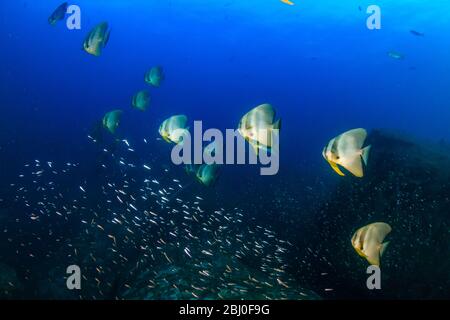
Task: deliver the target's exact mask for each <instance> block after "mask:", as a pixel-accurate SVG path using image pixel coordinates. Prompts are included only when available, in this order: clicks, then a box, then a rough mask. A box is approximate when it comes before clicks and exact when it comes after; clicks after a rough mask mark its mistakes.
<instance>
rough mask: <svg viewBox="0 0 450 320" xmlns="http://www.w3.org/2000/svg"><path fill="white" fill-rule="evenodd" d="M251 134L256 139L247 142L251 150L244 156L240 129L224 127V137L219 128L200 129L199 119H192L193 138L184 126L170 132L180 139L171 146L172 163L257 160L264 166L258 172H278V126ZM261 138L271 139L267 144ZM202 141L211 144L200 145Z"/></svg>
mask: <svg viewBox="0 0 450 320" xmlns="http://www.w3.org/2000/svg"><path fill="white" fill-rule="evenodd" d="M254 135H256V136H257V138H258V142H255V141H256V140H255V141H250V142H249V143H248V145H249V148H250V150H249V152H248V159H247V151H246V150H247V148H246V145H247V143H246V140H244V138H243V137H242V135H241V134H240V132H239V130H234V129H227V130H226V133H225V137H224V136H223V133H222V131H220V130H219V129H208V130H206V131H205V132H204V133H203V128H202V122H201V121H194V139H192V137H191V134H190V132H189V131H188V130H185V129H176V130H174V131H173V132H172V136H176V137H182V142H180V143H178V144H176V145H175V146H174V147H173V149H172V153H171V159H172V162H173V163H174V164H175V165H181V164H185V165H192V164H194V165H202V164H206V165H223V164H227V165H234V164H238V165H243V164H251V165H257V164H260V165H262V166H263V167H262V168H261V169H260V174H261V175H263V176H267V175H275V174H277V173H278V170H279V165H280V157H279V130H278V129H270V130H266V129H258V130H257V132H256V133H254ZM261 141H265V142H266V143H268V141H270V144H269V145H270V147H267V145H264V144H263V143H261ZM203 142H210V144H209V145H208V146H207V147H206V148H203ZM224 146H225V147H224ZM192 149H193V150H192ZM192 153H193V155H192Z"/></svg>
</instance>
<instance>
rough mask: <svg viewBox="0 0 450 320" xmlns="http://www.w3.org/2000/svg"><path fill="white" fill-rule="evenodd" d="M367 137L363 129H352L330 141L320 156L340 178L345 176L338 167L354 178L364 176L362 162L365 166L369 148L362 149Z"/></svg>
mask: <svg viewBox="0 0 450 320" xmlns="http://www.w3.org/2000/svg"><path fill="white" fill-rule="evenodd" d="M366 137H367V131H366V130H365V129H353V130H350V131H347V132H345V133H343V134H341V135H339V136H337V137H336V138H333V139H331V140H330V142H329V143H328V145H327V146H326V147H325V148H324V149H323V152H322V155H323V157H324V158H325V160H327V161H328V163H329V164H330V165H331V167H332V168H333V170H334V171H336V173H337V174H339V175H340V176H345V174H344V173H343V172H342V171H341V169H340V168H339V166H342V167H344V168H345V169H346V170H348V171H350V172H351V173H352V174H353V175H354V176H356V177H358V178H362V177H363V176H364V171H363V162H364V164H365V165H366V166H367V161H368V159H369V153H370V148H371V146H367V147H365V148H362V146H363V145H364V141H365V140H366Z"/></svg>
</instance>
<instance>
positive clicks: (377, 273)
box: [366, 265, 381, 290]
mask: <svg viewBox="0 0 450 320" xmlns="http://www.w3.org/2000/svg"><path fill="white" fill-rule="evenodd" d="M366 272H367V274H370V276H369V278H367V281H366V285H367V289H369V290H374V289H376V290H380V289H381V270H380V267H378V266H375V265H373V266H369V267H368V268H367V271H366Z"/></svg>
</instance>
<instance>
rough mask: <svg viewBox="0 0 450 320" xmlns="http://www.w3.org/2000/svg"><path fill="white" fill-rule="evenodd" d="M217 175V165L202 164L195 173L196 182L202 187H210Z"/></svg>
mask: <svg viewBox="0 0 450 320" xmlns="http://www.w3.org/2000/svg"><path fill="white" fill-rule="evenodd" d="M218 175H219V165H217V164H202V165H201V166H200V167H199V168H198V170H197V173H196V177H197V180H198V181H199V182H200V183H202V184H203V185H205V186H207V187H210V186H212V185H213V184H214V183H215V182H216V180H217V177H218Z"/></svg>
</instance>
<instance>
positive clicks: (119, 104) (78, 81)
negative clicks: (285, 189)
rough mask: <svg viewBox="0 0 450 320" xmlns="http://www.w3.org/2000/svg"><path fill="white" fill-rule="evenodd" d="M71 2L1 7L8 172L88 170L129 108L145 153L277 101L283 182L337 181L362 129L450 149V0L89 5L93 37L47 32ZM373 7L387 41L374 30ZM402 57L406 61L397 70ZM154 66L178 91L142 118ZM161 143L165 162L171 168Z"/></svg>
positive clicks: (85, 15)
mask: <svg viewBox="0 0 450 320" xmlns="http://www.w3.org/2000/svg"><path fill="white" fill-rule="evenodd" d="M60 2H61V1H59V0H58V1H53V0H46V1H23V0H20V1H16V0H14V1H13V0H5V1H1V4H0V39H1V43H2V45H1V50H0V106H1V110H2V113H1V117H0V130H1V131H0V133H1V134H0V148H1V150H0V159H1V166H2V175H7V176H8V175H12V176H15V175H16V174H17V170H18V169H17V167H18V166H19V167H20V166H21V165H22V164H23V163H25V162H27V161H29V160H31V159H35V158H36V159H42V160H51V161H58V160H62V161H69V160H71V161H81V162H86V161H90V159H91V157H92V155H91V154H90V153H89V150H90V149H89V148H87V146H88V145H89V144H88V142H87V141H88V140H87V138H86V136H87V134H88V133H89V130H90V129H91V127H92V125H93V124H94V123H95V122H96V121H98V120H99V119H101V118H102V116H103V114H104V113H105V112H107V111H110V110H112V109H117V108H120V109H123V110H124V111H125V114H124V117H123V122H122V126H121V128H120V134H121V136H123V137H127V138H128V139H129V140H130V141H131V142H133V141H138V140H139V141H141V140H142V138H144V137H145V138H147V139H149V140H152V141H154V140H155V139H156V138H157V137H158V132H157V129H158V126H159V124H160V123H161V121H162V120H164V119H165V118H167V117H168V116H170V115H173V114H176V113H184V114H187V115H188V117H189V120H190V121H193V120H203V121H204V126H205V127H216V128H221V129H225V128H235V127H236V125H237V123H238V121H239V119H240V117H241V116H242V115H243V114H244V113H245V112H247V111H248V110H250V109H251V108H253V107H255V106H257V105H259V104H261V103H265V102H268V103H271V104H273V105H274V106H275V108H276V110H277V112H278V116H280V117H281V118H282V119H283V126H282V137H281V139H282V151H281V157H282V168H281V170H282V171H281V173H283V172H284V173H285V174H290V173H292V172H295V171H294V170H296V169H298V168H299V167H302V166H304V163H305V162H307V163H309V165H311V166H317V167H318V168H321V169H322V170H324V171H325V170H327V171H326V172H328V170H329V168H328V167H327V164H326V162H324V161H323V159H322V158H321V154H320V153H321V149H322V148H323V145H324V144H325V143H326V142H327V141H328V140H329V139H330V138H332V137H333V136H335V135H337V134H339V133H341V132H342V131H345V130H348V129H351V128H355V127H365V128H367V129H371V128H379V127H382V128H389V129H394V130H400V131H404V132H407V133H411V134H414V135H416V136H418V137H422V138H427V139H432V140H439V139H442V138H450V129H449V123H450V107H449V100H450V99H449V98H450V90H449V88H450V76H449V75H450V66H449V62H448V61H449V57H450V42H449V41H448V35H449V34H450V24H449V23H448V14H446V12H447V11H448V10H447V11H446V8H447V9H450V2H449V1H431V2H430V1H401V3H400V2H399V1H353V0H352V1H349V0H347V1H340V2H338V3H336V1H329V0H326V1H325V0H314V1H312V0H303V1H297V2H296V5H295V6H287V5H285V4H283V3H281V2H280V1H278V0H270V1H269V0H267V1H253V0H246V1H236V0H215V1H213V2H212V1H208V2H207V1H199V0H196V1H188V0H184V1H183V0H174V1H166V0H153V1H152V0H148V1H138V0H136V1H118V0H114V1H106V0H101V1H100V0H98V1H93V0H78V1H75V2H73V3H74V4H77V5H79V6H80V7H81V10H82V30H81V31H69V30H68V29H67V28H66V27H65V23H64V22H62V23H59V24H58V25H57V26H56V27H52V26H50V25H49V24H48V23H47V17H48V16H49V14H50V13H51V12H52V11H53V9H54V8H55V7H56V6H57V5H59V4H60ZM374 3H376V4H378V5H380V6H381V8H382V17H383V20H382V29H381V30H378V31H370V30H368V29H367V28H366V18H367V14H366V13H365V9H366V7H367V6H368V5H370V4H374ZM359 6H361V8H362V11H360V10H359V8H358V7H359ZM101 21H108V22H109V24H110V27H111V28H112V35H111V39H110V42H109V44H108V46H107V48H106V49H105V50H104V52H103V55H102V56H101V57H100V58H96V57H93V56H90V55H88V54H86V53H85V52H84V51H82V50H81V47H82V42H83V40H84V38H85V36H86V34H87V32H88V31H89V30H90V29H91V28H92V27H93V26H95V25H96V24H97V23H99V22H101ZM411 29H414V30H417V31H420V32H423V33H425V37H416V36H414V35H412V34H411V33H410V32H409V31H410V30H411ZM390 50H396V51H399V52H401V53H403V54H404V55H405V57H406V58H405V59H404V60H402V61H397V60H394V59H391V58H390V57H388V55H387V52H388V51H390ZM154 65H162V66H163V67H164V69H165V73H166V81H165V82H164V84H163V86H162V87H161V88H159V89H154V90H152V105H151V107H150V108H149V110H148V111H147V112H145V113H141V112H138V111H136V110H133V109H131V108H130V99H131V96H132V95H133V94H134V93H135V92H136V91H138V90H141V89H143V88H146V86H147V85H146V84H145V83H144V81H143V77H144V74H145V72H146V71H147V70H148V69H149V68H150V67H152V66H154ZM159 146H161V149H160V148H158V144H155V147H154V150H153V152H154V153H155V154H159V153H161V154H162V155H161V156H162V158H161V159H162V160H161V161H170V160H169V156H168V153H167V150H168V149H167V148H166V146H162V144H161V143H160V144H159ZM255 172H256V171H255ZM3 181H8V180H5V178H3Z"/></svg>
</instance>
